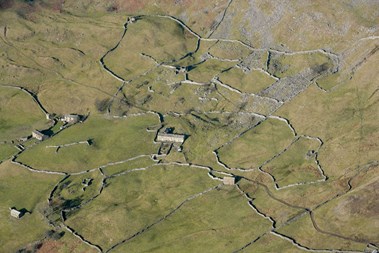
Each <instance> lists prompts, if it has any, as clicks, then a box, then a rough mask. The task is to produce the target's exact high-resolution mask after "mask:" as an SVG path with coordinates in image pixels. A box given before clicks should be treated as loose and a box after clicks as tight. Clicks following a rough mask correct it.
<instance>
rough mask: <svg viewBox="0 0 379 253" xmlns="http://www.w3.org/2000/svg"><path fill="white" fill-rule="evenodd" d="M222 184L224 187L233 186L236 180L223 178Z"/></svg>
mask: <svg viewBox="0 0 379 253" xmlns="http://www.w3.org/2000/svg"><path fill="white" fill-rule="evenodd" d="M222 182H223V183H224V185H235V184H236V178H235V177H224V178H223V179H222Z"/></svg>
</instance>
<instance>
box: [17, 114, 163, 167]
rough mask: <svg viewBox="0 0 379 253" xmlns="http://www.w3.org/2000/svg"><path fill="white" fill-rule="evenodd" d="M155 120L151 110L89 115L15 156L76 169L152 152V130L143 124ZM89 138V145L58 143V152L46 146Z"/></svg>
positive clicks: (37, 163)
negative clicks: (137, 113) (110, 115)
mask: <svg viewBox="0 0 379 253" xmlns="http://www.w3.org/2000/svg"><path fill="white" fill-rule="evenodd" d="M158 122H159V121H158V118H157V116H155V115H152V114H148V115H146V116H140V117H131V118H128V119H119V120H109V119H105V118H102V117H92V118H90V119H88V121H86V122H84V123H82V124H78V125H75V126H73V127H70V128H69V129H67V130H65V131H63V132H62V133H60V134H58V135H56V136H54V137H53V138H51V139H48V140H46V141H44V142H43V143H41V144H40V145H38V146H35V147H33V148H31V149H30V150H28V151H27V152H24V153H22V154H21V155H20V156H19V158H18V160H19V161H21V162H23V163H25V164H28V165H30V166H32V167H34V168H36V169H46V170H52V171H67V172H78V171H84V170H88V169H93V168H96V167H99V166H102V165H106V164H108V163H109V162H117V161H121V160H126V159H128V158H132V157H135V156H137V155H142V154H152V153H156V152H157V150H158V145H154V144H153V141H154V138H155V134H154V133H149V132H147V131H146V128H147V127H149V126H152V125H155V124H157V123H158ZM89 139H91V140H93V144H92V145H90V146H88V145H86V144H78V145H73V146H69V147H62V148H61V149H60V150H59V151H58V153H55V150H56V149H55V148H46V146H49V145H62V144H68V143H73V142H78V141H86V140H89Z"/></svg>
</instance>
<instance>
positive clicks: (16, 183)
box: [0, 162, 61, 252]
mask: <svg viewBox="0 0 379 253" xmlns="http://www.w3.org/2000/svg"><path fill="white" fill-rule="evenodd" d="M60 179H61V177H60V176H56V175H45V174H37V173H32V172H29V171H27V170H25V169H23V168H20V167H18V166H15V165H13V164H11V163H10V162H4V163H2V164H0V223H1V229H0V251H1V252H15V251H16V250H17V249H19V248H22V247H23V246H25V245H26V244H28V243H30V242H33V241H37V240H40V239H42V238H43V237H44V235H45V232H46V231H47V230H48V229H49V226H48V225H47V223H46V221H45V219H44V218H43V216H42V214H41V209H42V208H43V206H44V205H46V200H47V198H48V195H49V192H50V191H51V190H52V189H53V187H54V185H55V184H56V183H57V182H58V181H59V180H60ZM10 207H15V208H17V209H22V208H25V209H26V210H28V211H30V212H31V214H25V215H24V216H23V217H22V218H21V219H19V220H18V219H16V218H13V217H11V216H10V211H9V208H10ZM20 234H22V236H20ZM15 238H17V240H15Z"/></svg>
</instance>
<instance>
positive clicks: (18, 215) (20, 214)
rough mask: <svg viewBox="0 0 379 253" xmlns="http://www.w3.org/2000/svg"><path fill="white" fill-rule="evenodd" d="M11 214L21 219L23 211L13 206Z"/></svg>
mask: <svg viewBox="0 0 379 253" xmlns="http://www.w3.org/2000/svg"><path fill="white" fill-rule="evenodd" d="M10 210H11V216H12V217H14V218H17V219H20V218H21V216H22V212H20V211H18V210H17V209H15V208H11V209H10Z"/></svg>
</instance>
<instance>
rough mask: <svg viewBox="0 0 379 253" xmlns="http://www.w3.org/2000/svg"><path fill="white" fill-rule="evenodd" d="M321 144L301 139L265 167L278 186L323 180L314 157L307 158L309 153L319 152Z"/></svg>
mask: <svg viewBox="0 0 379 253" xmlns="http://www.w3.org/2000/svg"><path fill="white" fill-rule="evenodd" d="M319 145H320V143H319V142H318V141H316V140H312V139H306V138H300V139H299V140H298V141H296V142H295V143H294V144H293V145H292V146H291V147H290V148H289V149H288V150H287V151H286V152H284V153H283V154H282V155H281V156H279V157H277V158H275V159H274V160H272V161H271V162H269V163H268V164H266V165H265V166H264V167H263V170H265V171H267V172H269V173H270V174H271V175H273V176H274V177H275V179H276V182H277V183H278V185H279V186H280V187H281V186H286V185H289V184H295V183H304V182H311V181H316V180H319V179H321V178H322V175H321V173H320V172H319V171H318V169H317V164H316V162H315V158H314V157H309V158H308V157H307V152H309V151H311V150H317V149H318V147H319Z"/></svg>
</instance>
